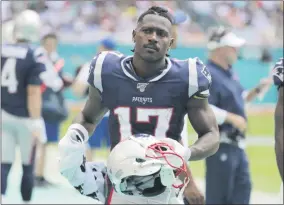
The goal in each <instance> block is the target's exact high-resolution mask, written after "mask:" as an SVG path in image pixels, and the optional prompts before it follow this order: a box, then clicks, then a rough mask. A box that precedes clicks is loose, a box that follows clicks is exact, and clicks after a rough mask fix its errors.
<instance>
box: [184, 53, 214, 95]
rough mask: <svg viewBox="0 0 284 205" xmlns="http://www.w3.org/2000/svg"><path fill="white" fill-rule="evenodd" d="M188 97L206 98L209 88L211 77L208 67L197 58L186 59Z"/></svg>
mask: <svg viewBox="0 0 284 205" xmlns="http://www.w3.org/2000/svg"><path fill="white" fill-rule="evenodd" d="M188 67H189V73H188V74H189V77H188V85H189V86H188V97H189V98H190V97H194V98H196V99H206V98H208V97H209V95H210V93H209V88H210V86H211V83H212V77H211V74H210V72H209V70H208V68H207V67H206V66H205V65H204V64H203V63H202V61H201V60H199V59H198V58H193V59H189V60H188Z"/></svg>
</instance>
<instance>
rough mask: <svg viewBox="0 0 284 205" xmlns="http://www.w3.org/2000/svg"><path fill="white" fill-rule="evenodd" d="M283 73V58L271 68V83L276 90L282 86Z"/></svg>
mask: <svg viewBox="0 0 284 205" xmlns="http://www.w3.org/2000/svg"><path fill="white" fill-rule="evenodd" d="M283 73H284V68H283V58H280V59H279V61H278V62H277V63H276V64H275V66H274V68H273V81H274V85H275V86H277V87H278V88H279V87H281V86H283Z"/></svg>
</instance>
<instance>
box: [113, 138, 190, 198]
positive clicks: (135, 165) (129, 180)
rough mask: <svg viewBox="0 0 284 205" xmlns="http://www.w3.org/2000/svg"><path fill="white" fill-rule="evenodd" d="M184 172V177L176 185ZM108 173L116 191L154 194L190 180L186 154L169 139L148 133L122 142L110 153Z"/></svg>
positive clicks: (143, 194) (181, 185)
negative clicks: (178, 149)
mask: <svg viewBox="0 0 284 205" xmlns="http://www.w3.org/2000/svg"><path fill="white" fill-rule="evenodd" d="M182 172H183V173H185V174H186V177H185V180H184V182H183V183H182V184H180V185H176V183H177V182H178V181H180V180H179V179H178V178H177V176H178V175H179V174H181V173H182ZM107 173H108V177H109V179H110V181H111V182H112V185H113V187H114V189H115V191H116V192H117V193H119V194H125V195H137V196H138V195H139V196H146V197H152V196H157V195H160V194H162V193H163V192H164V191H165V190H166V188H167V187H168V188H172V187H173V188H177V189H182V188H183V187H185V185H186V184H187V183H188V176H187V172H186V163H185V161H184V159H183V157H182V156H181V155H179V154H177V152H176V151H175V149H174V147H173V146H171V145H170V144H169V143H167V142H162V141H161V140H158V139H157V138H155V137H153V136H151V135H147V134H139V135H134V136H130V137H128V138H126V139H125V140H123V141H121V142H119V143H118V144H117V145H116V146H115V147H114V148H113V149H112V151H111V153H110V155H109V157H108V161H107Z"/></svg>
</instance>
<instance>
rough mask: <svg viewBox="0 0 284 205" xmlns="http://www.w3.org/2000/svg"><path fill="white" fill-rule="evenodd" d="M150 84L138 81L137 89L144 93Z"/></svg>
mask: <svg viewBox="0 0 284 205" xmlns="http://www.w3.org/2000/svg"><path fill="white" fill-rule="evenodd" d="M148 84H149V83H137V89H138V90H140V92H142V93H143V92H144V91H145V89H146V87H147V85H148Z"/></svg>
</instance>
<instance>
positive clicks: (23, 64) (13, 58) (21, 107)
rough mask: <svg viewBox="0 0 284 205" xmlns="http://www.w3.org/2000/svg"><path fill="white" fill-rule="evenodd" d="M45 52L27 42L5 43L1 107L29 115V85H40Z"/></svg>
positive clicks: (20, 115)
mask: <svg viewBox="0 0 284 205" xmlns="http://www.w3.org/2000/svg"><path fill="white" fill-rule="evenodd" d="M44 60H45V54H44V52H43V50H42V49H33V48H31V47H30V46H29V45H27V44H4V45H2V53H1V107H2V109H4V110H5V111H6V112H8V113H10V114H12V115H16V116H19V117H29V113H28V108H27V86H28V85H40V84H41V80H40V77H39V75H40V73H41V72H43V71H45V64H44Z"/></svg>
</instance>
